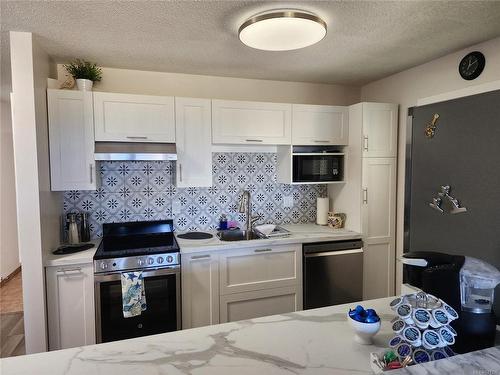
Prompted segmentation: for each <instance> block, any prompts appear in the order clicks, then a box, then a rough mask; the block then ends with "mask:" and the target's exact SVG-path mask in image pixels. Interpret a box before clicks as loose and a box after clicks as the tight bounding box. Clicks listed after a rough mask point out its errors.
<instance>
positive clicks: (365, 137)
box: [363, 135, 368, 151]
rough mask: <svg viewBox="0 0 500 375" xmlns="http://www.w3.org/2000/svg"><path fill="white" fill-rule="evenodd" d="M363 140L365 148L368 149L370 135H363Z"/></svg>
mask: <svg viewBox="0 0 500 375" xmlns="http://www.w3.org/2000/svg"><path fill="white" fill-rule="evenodd" d="M363 141H364V144H363V150H365V151H368V136H367V135H365V136H364V137H363Z"/></svg>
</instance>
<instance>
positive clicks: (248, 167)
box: [64, 153, 326, 238]
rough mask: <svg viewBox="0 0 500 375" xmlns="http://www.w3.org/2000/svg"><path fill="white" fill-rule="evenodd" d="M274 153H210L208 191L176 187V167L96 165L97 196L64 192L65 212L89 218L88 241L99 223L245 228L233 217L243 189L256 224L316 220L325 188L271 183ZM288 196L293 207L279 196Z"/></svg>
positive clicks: (237, 215)
mask: <svg viewBox="0 0 500 375" xmlns="http://www.w3.org/2000/svg"><path fill="white" fill-rule="evenodd" d="M276 159H277V155H276V154H274V153H213V186H212V187H208V188H176V186H175V164H174V163H175V162H171V161H162V162H157V161H154V162H132V161H128V162H117V161H113V162H101V163H100V172H101V187H100V188H99V189H97V190H96V191H80V190H71V191H66V192H65V193H64V212H65V213H67V212H74V211H78V212H82V211H87V212H89V213H90V227H91V233H92V237H93V238H96V237H100V236H102V224H103V223H110V222H123V221H138V220H158V219H167V218H173V219H174V223H175V228H176V230H177V231H186V230H207V229H215V228H216V227H217V226H218V221H219V217H220V215H221V214H223V213H225V214H226V215H227V216H228V219H229V220H236V221H238V222H240V223H244V218H245V216H244V215H243V214H240V213H238V202H239V196H240V194H241V191H242V190H243V189H247V190H249V191H250V192H251V194H252V211H253V214H254V215H258V216H260V220H259V222H258V223H268V222H269V223H278V224H280V223H306V222H313V221H315V219H316V197H318V196H322V195H325V194H326V185H287V184H280V183H277V182H276ZM288 196H291V197H293V207H286V206H285V205H284V199H283V198H284V197H288Z"/></svg>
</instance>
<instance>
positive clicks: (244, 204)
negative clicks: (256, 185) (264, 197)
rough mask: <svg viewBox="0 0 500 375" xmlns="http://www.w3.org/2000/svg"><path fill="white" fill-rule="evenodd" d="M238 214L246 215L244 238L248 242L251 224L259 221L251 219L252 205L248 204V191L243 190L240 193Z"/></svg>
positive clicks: (256, 218)
mask: <svg viewBox="0 0 500 375" xmlns="http://www.w3.org/2000/svg"><path fill="white" fill-rule="evenodd" d="M239 212H240V213H242V214H246V225H245V236H246V239H247V240H250V239H251V235H252V227H253V224H254V223H255V222H256V221H257V220H259V217H258V216H253V217H252V203H251V202H250V192H249V191H248V190H243V193H241V196H240V208H239Z"/></svg>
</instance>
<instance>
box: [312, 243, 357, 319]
mask: <svg viewBox="0 0 500 375" xmlns="http://www.w3.org/2000/svg"><path fill="white" fill-rule="evenodd" d="M362 247H363V241H361V240H348V241H336V242H321V243H313V244H304V246H303V278H304V285H303V291H304V309H315V308H318V307H325V306H331V305H339V304H343V303H350V302H355V301H361V300H362V299H363V249H362Z"/></svg>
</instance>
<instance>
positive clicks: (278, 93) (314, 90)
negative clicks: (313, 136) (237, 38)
mask: <svg viewBox="0 0 500 375" xmlns="http://www.w3.org/2000/svg"><path fill="white" fill-rule="evenodd" d="M66 74H67V73H66V71H65V70H64V68H63V67H62V65H58V79H59V80H62V81H63V80H64V78H65V75H66ZM102 77H103V79H102V81H101V82H99V83H96V85H95V90H96V91H109V92H122V93H129V94H149V95H171V96H187V97H196V98H216V99H235V100H256V101H269V102H285V103H304V104H336V105H349V104H353V103H356V102H358V101H359V97H360V88H359V87H355V86H343V85H329V84H318V83H305V82H284V81H268V80H258V79H244V78H231V77H215V76H202V75H195V74H179V73H162V72H149V71H141V70H127V69H114V68H103V74H102Z"/></svg>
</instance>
